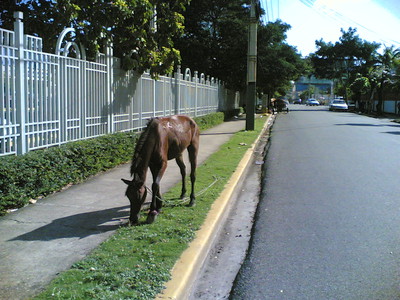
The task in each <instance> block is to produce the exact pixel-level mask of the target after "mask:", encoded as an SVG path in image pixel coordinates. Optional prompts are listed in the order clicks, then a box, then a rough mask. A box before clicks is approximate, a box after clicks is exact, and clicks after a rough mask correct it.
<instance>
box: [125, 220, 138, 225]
mask: <svg viewBox="0 0 400 300" xmlns="http://www.w3.org/2000/svg"><path fill="white" fill-rule="evenodd" d="M138 224H139V220H133V221H132V220H129V221H128V223H127V225H128V226H135V225H138Z"/></svg>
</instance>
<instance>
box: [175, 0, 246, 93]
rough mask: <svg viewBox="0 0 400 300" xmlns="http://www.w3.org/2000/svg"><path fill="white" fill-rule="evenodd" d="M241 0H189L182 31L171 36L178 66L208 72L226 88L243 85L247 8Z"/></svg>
mask: <svg viewBox="0 0 400 300" xmlns="http://www.w3.org/2000/svg"><path fill="white" fill-rule="evenodd" d="M245 4H246V1H243V0H192V1H191V2H190V5H188V7H187V9H186V11H185V12H184V14H183V15H184V18H185V22H184V25H185V32H184V34H183V35H182V36H181V37H177V38H176V39H175V45H176V48H177V49H179V51H180V53H181V57H182V67H183V68H187V67H188V68H190V69H192V70H196V71H198V72H200V73H205V74H209V75H211V76H213V77H216V78H218V79H220V80H222V81H223V82H224V83H225V85H226V86H227V87H228V88H232V89H238V90H242V89H244V88H245V85H246V61H247V59H246V57H247V31H248V28H247V25H248V18H249V8H248V7H247V6H246V5H245Z"/></svg>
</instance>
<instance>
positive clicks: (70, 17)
mask: <svg viewBox="0 0 400 300" xmlns="http://www.w3.org/2000/svg"><path fill="white" fill-rule="evenodd" d="M16 2H18V4H15V1H1V2H0V25H1V26H4V27H6V28H10V29H11V28H12V24H13V15H12V14H13V12H14V11H16V10H20V11H23V12H24V13H25V19H24V23H25V30H26V33H28V34H34V35H38V36H40V37H42V38H43V39H44V49H45V50H46V51H48V52H49V51H51V52H53V51H54V48H55V45H56V41H57V37H58V36H59V34H60V33H61V31H62V30H63V29H64V28H66V27H71V26H72V27H73V28H75V29H76V37H75V39H76V42H77V43H78V44H79V43H81V44H83V45H84V46H85V48H86V52H87V54H88V56H89V57H91V58H94V57H95V55H96V54H97V53H98V52H99V51H100V50H101V48H102V46H103V44H104V42H105V41H106V40H110V41H112V43H113V48H114V55H115V56H117V57H120V58H122V63H123V67H125V68H126V69H135V70H136V71H138V72H139V73H142V72H143V71H145V70H150V73H151V74H152V75H153V76H154V77H157V76H158V75H159V74H168V73H170V72H172V70H173V66H174V64H176V63H178V62H179V60H180V56H179V51H177V50H176V49H175V48H174V45H173V41H172V38H174V37H176V36H180V35H181V34H183V16H182V12H183V10H184V9H185V5H187V2H188V0H176V1H163V0H117V1H104V0H100V1H95V2H91V1H86V0H74V1H69V0H59V1H51V0H45V1H39V0H27V1H16Z"/></svg>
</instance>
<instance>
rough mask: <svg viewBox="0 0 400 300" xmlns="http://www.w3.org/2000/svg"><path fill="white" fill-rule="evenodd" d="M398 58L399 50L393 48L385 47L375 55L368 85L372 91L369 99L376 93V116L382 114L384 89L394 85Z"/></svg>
mask: <svg viewBox="0 0 400 300" xmlns="http://www.w3.org/2000/svg"><path fill="white" fill-rule="evenodd" d="M399 58H400V48H397V49H394V47H393V46H390V47H387V46H385V49H383V53H382V54H379V53H378V54H377V55H376V64H375V65H374V67H373V68H372V70H371V73H370V83H371V89H372V93H371V99H373V95H374V93H375V92H377V93H378V104H377V106H376V109H377V112H378V114H381V113H382V106H383V92H384V90H385V88H387V87H388V86H390V85H393V84H394V79H395V76H396V66H398V65H399Z"/></svg>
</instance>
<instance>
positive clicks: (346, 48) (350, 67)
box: [311, 28, 379, 95]
mask: <svg viewBox="0 0 400 300" xmlns="http://www.w3.org/2000/svg"><path fill="white" fill-rule="evenodd" d="M341 31H342V36H341V37H340V38H339V41H338V42H336V43H335V44H332V43H331V42H329V43H326V42H324V41H323V40H320V41H317V42H316V45H317V48H318V50H317V51H316V52H315V54H313V55H312V56H311V62H312V64H313V66H314V69H315V74H316V76H317V77H319V78H329V79H336V80H337V83H338V85H339V87H340V86H342V87H343V91H344V92H345V93H346V95H347V90H348V88H349V86H350V84H351V83H352V82H353V81H354V80H355V78H356V76H357V74H361V76H368V73H369V70H370V69H371V67H372V66H373V65H374V64H375V61H376V60H375V57H376V53H377V52H376V51H377V49H378V48H379V44H377V43H370V42H367V41H365V40H362V39H361V38H360V37H359V36H358V35H357V34H356V33H357V30H356V29H354V28H349V30H348V31H344V30H343V29H342V30H341Z"/></svg>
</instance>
